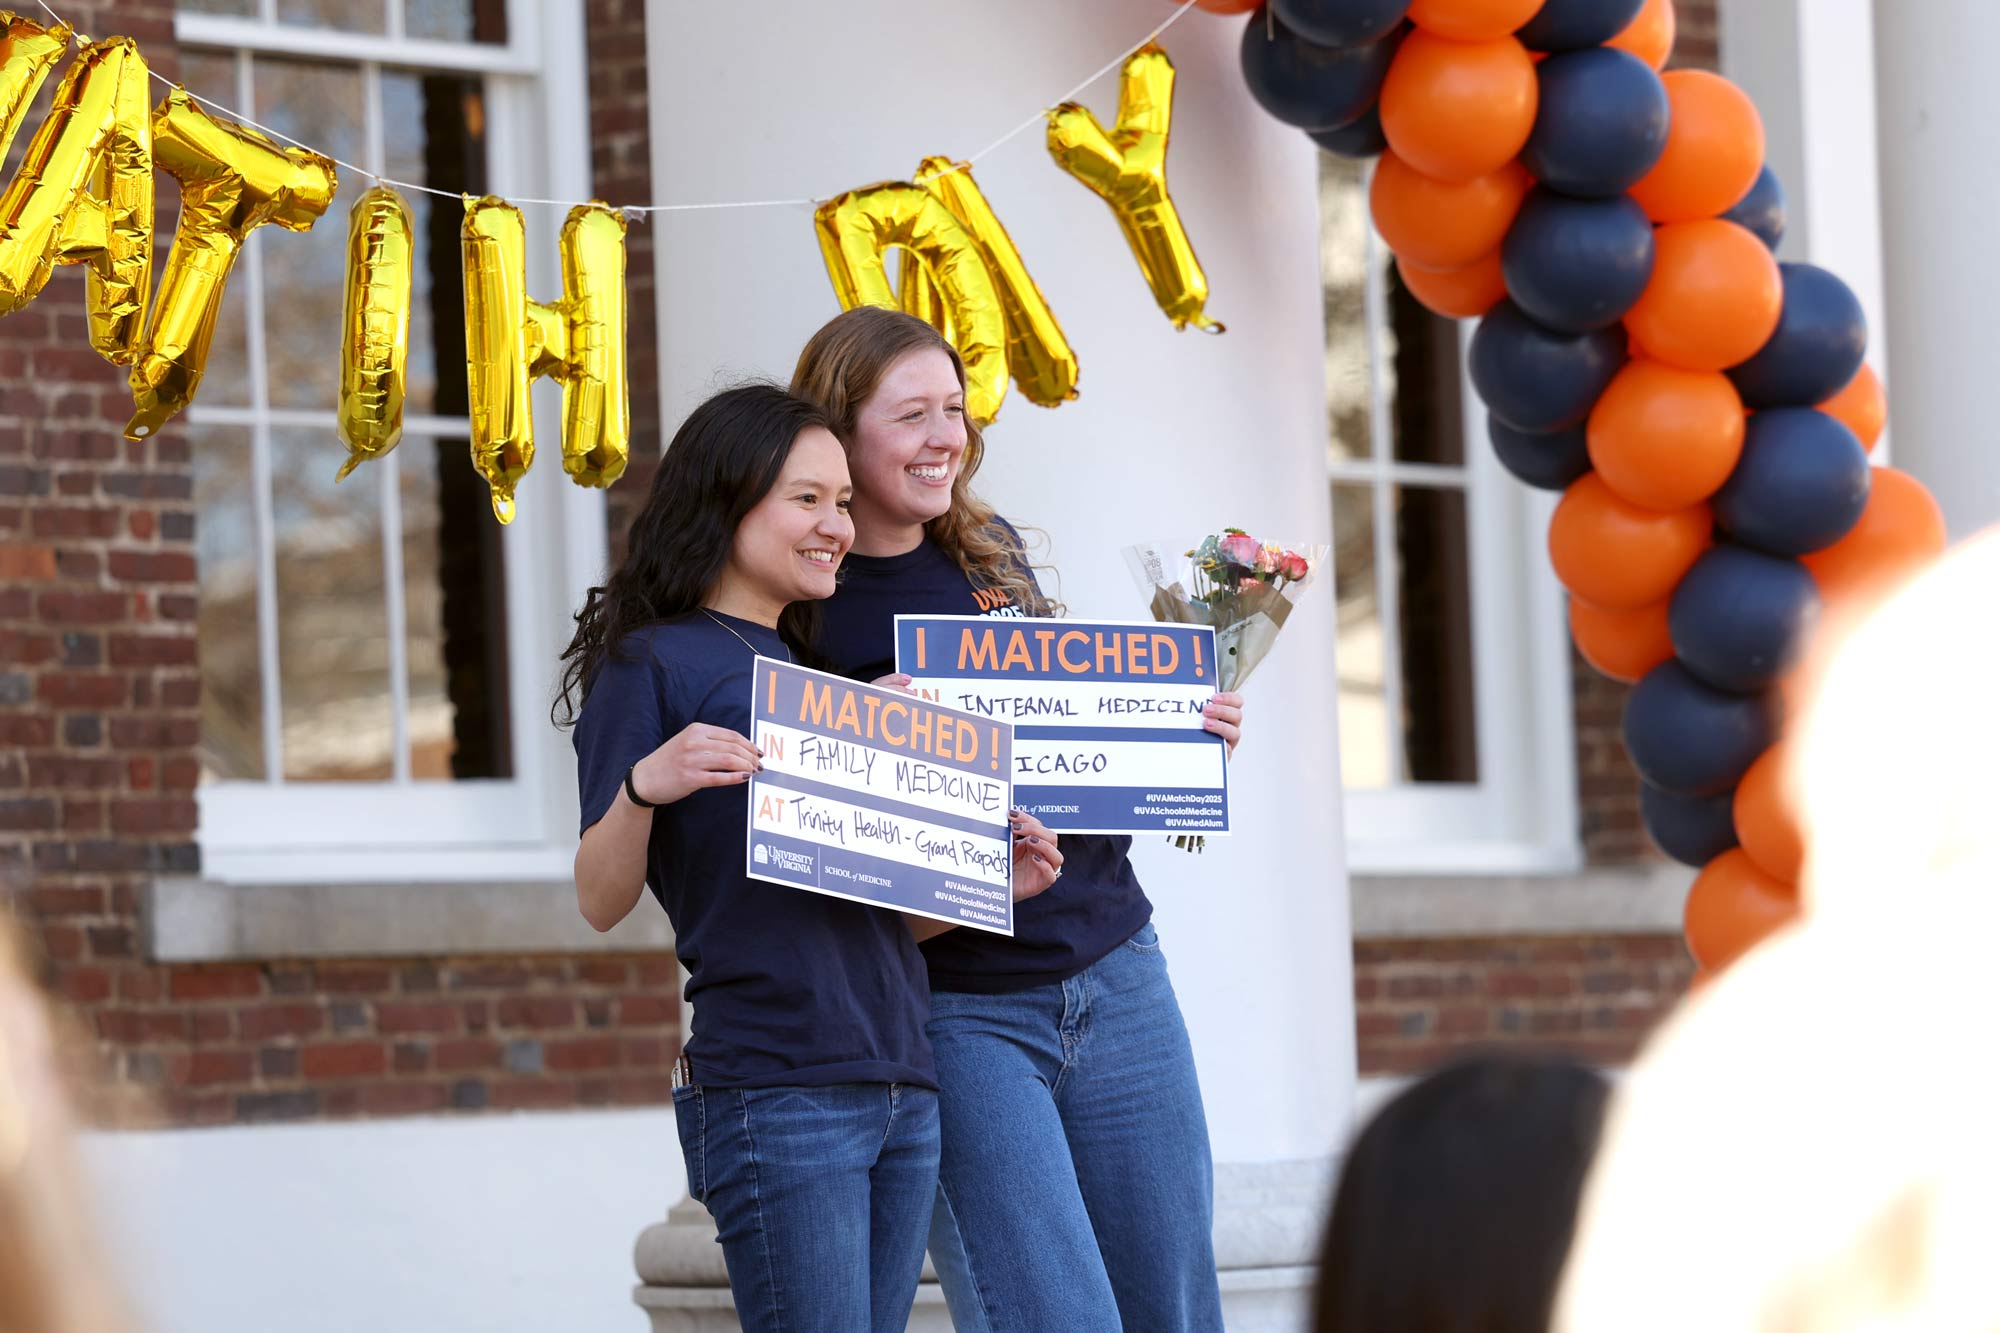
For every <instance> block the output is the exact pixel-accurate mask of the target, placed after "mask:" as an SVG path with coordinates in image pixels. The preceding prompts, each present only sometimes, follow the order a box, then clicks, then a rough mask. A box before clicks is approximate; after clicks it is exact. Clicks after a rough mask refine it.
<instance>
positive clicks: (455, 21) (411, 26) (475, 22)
mask: <svg viewBox="0 0 2000 1333" xmlns="http://www.w3.org/2000/svg"><path fill="white" fill-rule="evenodd" d="M404 5H405V9H404V11H403V30H404V31H405V32H406V33H408V34H409V35H410V36H412V37H425V38H430V39H433V40H436V41H445V42H499V43H501V44H503V45H504V44H505V43H506V41H507V3H506V0H404Z"/></svg>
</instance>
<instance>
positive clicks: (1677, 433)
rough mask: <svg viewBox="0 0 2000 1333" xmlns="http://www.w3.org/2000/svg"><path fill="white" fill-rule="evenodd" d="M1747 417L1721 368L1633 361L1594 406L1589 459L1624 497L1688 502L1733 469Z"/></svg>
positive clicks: (1648, 504) (1670, 504)
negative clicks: (1695, 367)
mask: <svg viewBox="0 0 2000 1333" xmlns="http://www.w3.org/2000/svg"><path fill="white" fill-rule="evenodd" d="M1743 420H1744V418H1743V400H1742V398H1740V397H1739V396H1738V395H1737V393H1736V386H1735V385H1734V384H1731V383H1730V382H1729V377H1728V376H1727V375H1724V374H1723V373H1722V372H1720V371H1716V370H1682V369H1680V368H1679V367H1678V366H1670V365H1667V364H1665V363H1664V362H1660V361H1644V360H1641V361H1628V362H1626V363H1625V368H1624V369H1623V370H1621V371H1619V372H1618V375H1617V377H1616V378H1615V379H1613V380H1612V381H1611V384H1610V386H1609V387H1607V388H1606V389H1605V390H1604V393H1603V395H1602V396H1601V397H1599V398H1598V400H1597V406H1595V407H1593V408H1592V409H1591V410H1590V426H1589V429H1588V433H1587V436H1586V439H1587V441H1588V443H1589V445H1590V462H1591V465H1592V466H1593V467H1595V468H1596V469H1597V474H1598V475H1599V476H1600V477H1603V478H1604V484H1605V485H1607V486H1609V487H1610V488H1611V489H1612V490H1613V491H1614V492H1616V493H1617V494H1618V496H1619V497H1620V498H1621V499H1625V500H1630V501H1631V502H1632V503H1633V504H1635V505H1640V506H1643V507H1644V508H1647V509H1685V508H1687V507H1688V506H1689V505H1695V504H1700V503H1701V502H1702V501H1703V500H1706V499H1707V498H1708V497H1709V496H1711V495H1713V494H1715V493H1716V492H1717V491H1718V490H1720V489H1722V483H1723V482H1725V481H1728V480H1729V474H1730V473H1731V472H1734V471H1735V470H1736V460H1737V459H1738V458H1740V457H1741V456H1742V454H1743Z"/></svg>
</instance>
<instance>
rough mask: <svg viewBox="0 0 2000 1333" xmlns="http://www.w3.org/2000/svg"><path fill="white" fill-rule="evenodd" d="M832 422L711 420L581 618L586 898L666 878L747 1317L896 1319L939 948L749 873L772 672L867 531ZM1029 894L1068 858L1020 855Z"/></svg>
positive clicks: (594, 904)
mask: <svg viewBox="0 0 2000 1333" xmlns="http://www.w3.org/2000/svg"><path fill="white" fill-rule="evenodd" d="M850 489H851V488H850V486H849V482H848V473H847V463H846V459H845V458H844V456H843V454H842V451H841V448H840V444H839V442H838V441H837V440H835V438H834V437H833V435H832V434H831V433H830V431H829V430H828V429H827V422H826V418H825V417H824V416H823V415H822V414H821V413H820V411H819V410H818V409H817V408H814V407H811V406H809V405H808V404H806V403H804V402H801V401H799V400H798V399H796V398H793V397H791V396H789V395H787V394H786V393H785V392H784V391H783V390H781V389H778V388H776V387H774V386H769V385H750V386H747V387H743V388H737V389H731V390H728V391H726V392H724V393H720V394H717V395H716V396H715V397H713V398H711V399H709V400H708V401H707V402H705V403H703V404H702V405H701V406H699V407H697V408H696V409H695V410H694V411H693V413H691V414H690V415H689V417H688V419H687V421H686V422H685V423H683V424H682V426H681V428H680V430H679V432H678V433H677V434H676V435H675V436H674V440H673V443H672V445H671V446H669V448H668V449H667V451H666V454H665V456H664V457H663V459H662V460H661V463H660V467H659V471H658V472H657V473H656V474H655V476H654V478H653V487H652V490H651V492H650V493H649V494H648V496H647V499H646V504H645V507H644V508H643V509H642V510H641V511H640V513H639V515H638V517H637V518H636V519H634V520H633V523H632V529H631V535H630V538H629V540H628V542H627V548H626V549H627V554H626V557H625V561H624V563H623V564H622V565H620V566H619V567H618V568H617V569H616V570H614V571H613V572H612V574H611V576H610V578H609V579H608V580H607V581H606V582H605V584H604V586H603V587H601V588H593V589H591V591H590V595H589V597H588V599H587V600H586V601H585V603H584V606H583V610H582V611H580V612H578V614H577V617H576V621H577V629H576V636H575V638H574V639H573V640H572V641H571V643H570V645H569V648H568V649H567V651H565V652H564V654H563V673H562V692H561V696H560V698H559V699H558V701H557V705H556V710H557V718H558V721H559V722H560V721H573V722H574V724H575V726H576V736H575V739H576V754H577V787H578V791H579V795H580V799H581V805H582V843H581V845H580V846H579V847H578V848H577V854H576V892H577V903H578V906H579V907H580V908H581V909H582V911H583V915H584V917H585V918H586V919H587V920H588V921H589V922H590V923H591V925H593V926H595V927H596V928H597V929H599V930H609V929H610V928H611V927H612V926H614V925H616V924H617V923H618V922H619V921H621V920H623V919H624V917H625V915H626V914H627V913H628V912H630V911H631V910H632V908H633V906H634V904H636V903H637V902H638V900H639V896H640V894H641V893H642V892H643V891H644V890H645V889H646V888H647V887H649V886H650V887H651V889H652V891H653V894H654V896H655V897H657V898H658V899H659V900H660V904H661V905H662V906H663V907H665V908H666V911H667V915H668V916H669V917H670V918H671V919H672V921H673V924H674V941H675V949H676V951H677V952H678V953H679V955H680V959H681V962H682V963H683V964H685V965H686V967H687V970H688V974H689V980H688V985H687V991H686V999H687V1001H688V1003H690V1004H691V1005H693V1007H694V1022H693V1035H692V1036H691V1037H690V1038H689V1040H688V1043H687V1049H686V1051H685V1052H684V1055H683V1058H682V1061H681V1064H680V1067H679V1069H678V1070H677V1071H676V1072H677V1080H676V1082H677V1086H676V1087H675V1089H674V1113H675V1116H676V1119H677V1120H678V1122H679V1128H680V1139H681V1151H682V1153H683V1155H684V1156H685V1157H686V1160H687V1172H688V1192H689V1193H690V1194H691V1195H692V1196H693V1197H694V1198H696V1199H698V1200H700V1201H701V1202H702V1203H703V1204H704V1205H705V1206H706V1207H707V1208H708V1210H709V1212H710V1214H711V1215H712V1216H713V1217H714V1218H715V1221H716V1227H717V1233H718V1236H717V1238H718V1240H719V1241H720V1242H721V1244H722V1247H723V1255H724V1258H725V1261H726V1262H727V1264H728V1268H729V1285H730V1291H731V1293H732V1295H733V1296H734V1298H735V1302H736V1310H737V1314H738V1317H739V1318H740V1319H741V1321H742V1324H743V1327H744V1328H745V1329H779V1328H783V1329H788V1330H797V1329H824V1330H828V1333H836V1331H837V1333H854V1330H858V1329H873V1330H877V1331H878V1333H888V1331H889V1330H897V1331H898V1333H900V1330H901V1329H902V1328H903V1327H904V1324H905V1323H906V1321H907V1320H908V1318H909V1313H910V1304H911V1301H912V1299H913V1297H914V1295H915V1292H916V1286H917V1277H918V1273H919V1271H920V1269H921V1268H922V1265H923V1255H924V1239H925V1233H926V1231H927V1229H928V1227H929V1225H930V1217H931V1209H932V1203H933V1200H934V1199H935V1195H936V1188H937V1157H938V1118H937V1092H936V1089H937V1074H936V1069H935V1067H934V1065H933V1062H932V1059H931V1051H930V1045H929V1043H928V1041H927V1040H926V1038H925V1035H924V1023H925V1019H926V1016H927V1014H928V1010H929V1005H928V996H927V993H926V987H925V979H924V970H923V960H922V958H921V957H920V956H919V954H918V953H917V947H916V943H915V940H914V938H913V936H912V934H911V931H910V929H909V927H908V926H907V925H906V924H905V920H904V918H902V917H901V916H899V915H898V914H897V913H895V912H891V911H888V910H886V909H883V908H878V907H872V906H867V905H864V904H860V903H855V902H849V901H846V900H843V899H838V898H832V897H826V896H823V895H820V894H815V893H807V892H803V891H801V890H798V889H793V888H787V887H784V886H781V885H777V884H769V883H765V882H763V881H761V880H754V879H751V878H749V877H748V876H747V875H746V874H745V873H744V870H745V867H744V861H745V855H744V848H745V846H746V841H747V832H746V824H747V821H748V818H749V810H748V804H747V800H746V796H747V792H746V789H745V787H744V784H745V783H746V782H747V781H748V780H749V778H750V776H751V774H752V773H753V772H754V771H755V770H756V769H757V768H758V767H759V757H758V754H757V751H756V749H755V748H754V747H753V746H752V744H751V742H750V740H749V732H750V681H751V670H752V664H753V662H754V661H755V659H756V658H757V657H758V656H759V655H760V654H761V655H763V656H766V657H773V658H777V659H779V660H789V661H799V660H802V659H803V658H804V657H805V655H806V653H807V651H808V648H809V645H810V643H811V640H812V633H813V630H812V620H813V617H812V612H813V608H814V604H815V602H816V601H817V600H818V599H821V598H824V597H826V596H827V595H828V594H830V593H832V591H833V589H834V578H835V571H836V570H837V569H838V567H839V565H840V560H841V557H842V556H843V555H845V554H846V553H847V549H848V547H849V546H850V545H851V544H852V542H853V540H854V524H853V522H852V520H851V519H850V518H849V517H848V513H847V508H848V498H849V494H850ZM1015 864H1016V873H1015V892H1016V894H1017V895H1024V894H1029V893H1033V892H1035V891H1036V890H1037V889H1038V888H1040V887H1043V886H1045V885H1046V884H1047V883H1049V882H1052V879H1053V876H1054V873H1055V871H1056V869H1057V868H1058V867H1059V866H1060V864H1061V857H1060V855H1059V854H1057V853H1056V852H1055V851H1054V849H1053V848H1052V847H1047V846H1044V845H1041V844H1038V843H1029V842H1027V841H1026V840H1025V839H1024V840H1022V841H1020V842H1018V843H1017V845H1016V852H1015Z"/></svg>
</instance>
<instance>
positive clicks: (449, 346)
mask: <svg viewBox="0 0 2000 1333" xmlns="http://www.w3.org/2000/svg"><path fill="white" fill-rule="evenodd" d="M382 116H383V119H382V128H383V134H384V149H385V159H386V165H385V167H384V170H385V171H386V172H387V173H388V174H389V175H391V176H393V177H395V178H396V179H397V180H406V181H410V182H411V183H413V184H417V185H429V186H432V187H434V188H437V189H443V190H451V191H454V192H459V193H465V194H471V195H480V194H484V193H485V192H486V143H485V140H484V138H483V137H482V136H483V132H484V129H485V121H486V117H485V105H484V102H483V100H482V94H481V91H480V83H479V81H478V80H477V79H472V78H463V77H459V76H455V75H432V76H422V75H416V74H408V73H402V72H397V71H384V72H383V75H382ZM405 198H406V201H407V202H408V204H409V205H410V219H411V223H412V225H413V227H414V229H415V230H414V233H413V240H414V243H415V250H416V253H415V264H414V265H413V267H414V270H415V279H414V283H413V290H412V292H411V298H412V299H411V308H410V342H409V349H410V350H409V363H408V367H409V398H408V400H407V410H408V411H409V412H411V413H415V414H428V413H439V414H442V415H448V416H457V415H463V414H464V412H465V385H464V379H465V375H464V370H463V367H464V365H465V318H464V308H465V307H464V295H463V293H464V290H465V288H464V272H463V258H462V251H461V248H460V240H459V227H460V224H461V222H462V221H463V219H464V216H465V210H464V209H463V208H462V207H461V206H460V205H459V203H458V202H457V201H456V200H451V199H439V198H436V197H435V196H432V195H426V194H419V193H416V192H415V191H409V192H406V195H405ZM439 366H445V367H449V368H450V369H451V372H452V373H451V374H450V376H448V378H452V379H455V380H457V381H458V383H457V385H456V387H455V389H453V390H449V391H447V393H446V394H445V398H446V399H447V401H445V402H440V401H439V388H438V367H439Z"/></svg>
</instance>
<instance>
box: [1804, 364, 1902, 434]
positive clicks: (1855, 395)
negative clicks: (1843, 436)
mask: <svg viewBox="0 0 2000 1333" xmlns="http://www.w3.org/2000/svg"><path fill="white" fill-rule="evenodd" d="M1819 410H1820V411H1822V412H1824V413H1826V414H1827V415H1828V416H1830V417H1832V418H1833V419H1834V420H1835V421H1838V422H1840V423H1841V424H1842V425H1843V426H1846V427H1847V428H1848V429H1849V430H1851V431H1853V432H1854V434H1855V437H1856V438H1857V439H1859V440H1860V441H1861V447H1862V448H1863V449H1873V448H1874V447H1875V441H1877V440H1879V439H1881V438H1882V427H1884V426H1886V425H1888V424H1889V400H1888V398H1887V397H1886V396H1885V395H1884V394H1883V392H1882V381H1881V380H1879V379H1877V378H1876V377H1875V371H1874V369H1873V368H1872V367H1870V366H1869V364H1868V363H1867V362H1866V361H1863V362H1862V363H1861V369H1859V370H1857V371H1855V372H1854V378H1853V379H1851V380H1849V381H1848V382H1847V387H1846V388H1844V389H1842V390H1841V391H1840V392H1839V393H1837V394H1835V395H1834V396H1833V397H1831V398H1829V399H1827V400H1826V401H1825V402H1823V403H1821V404H1820V405H1819Z"/></svg>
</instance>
